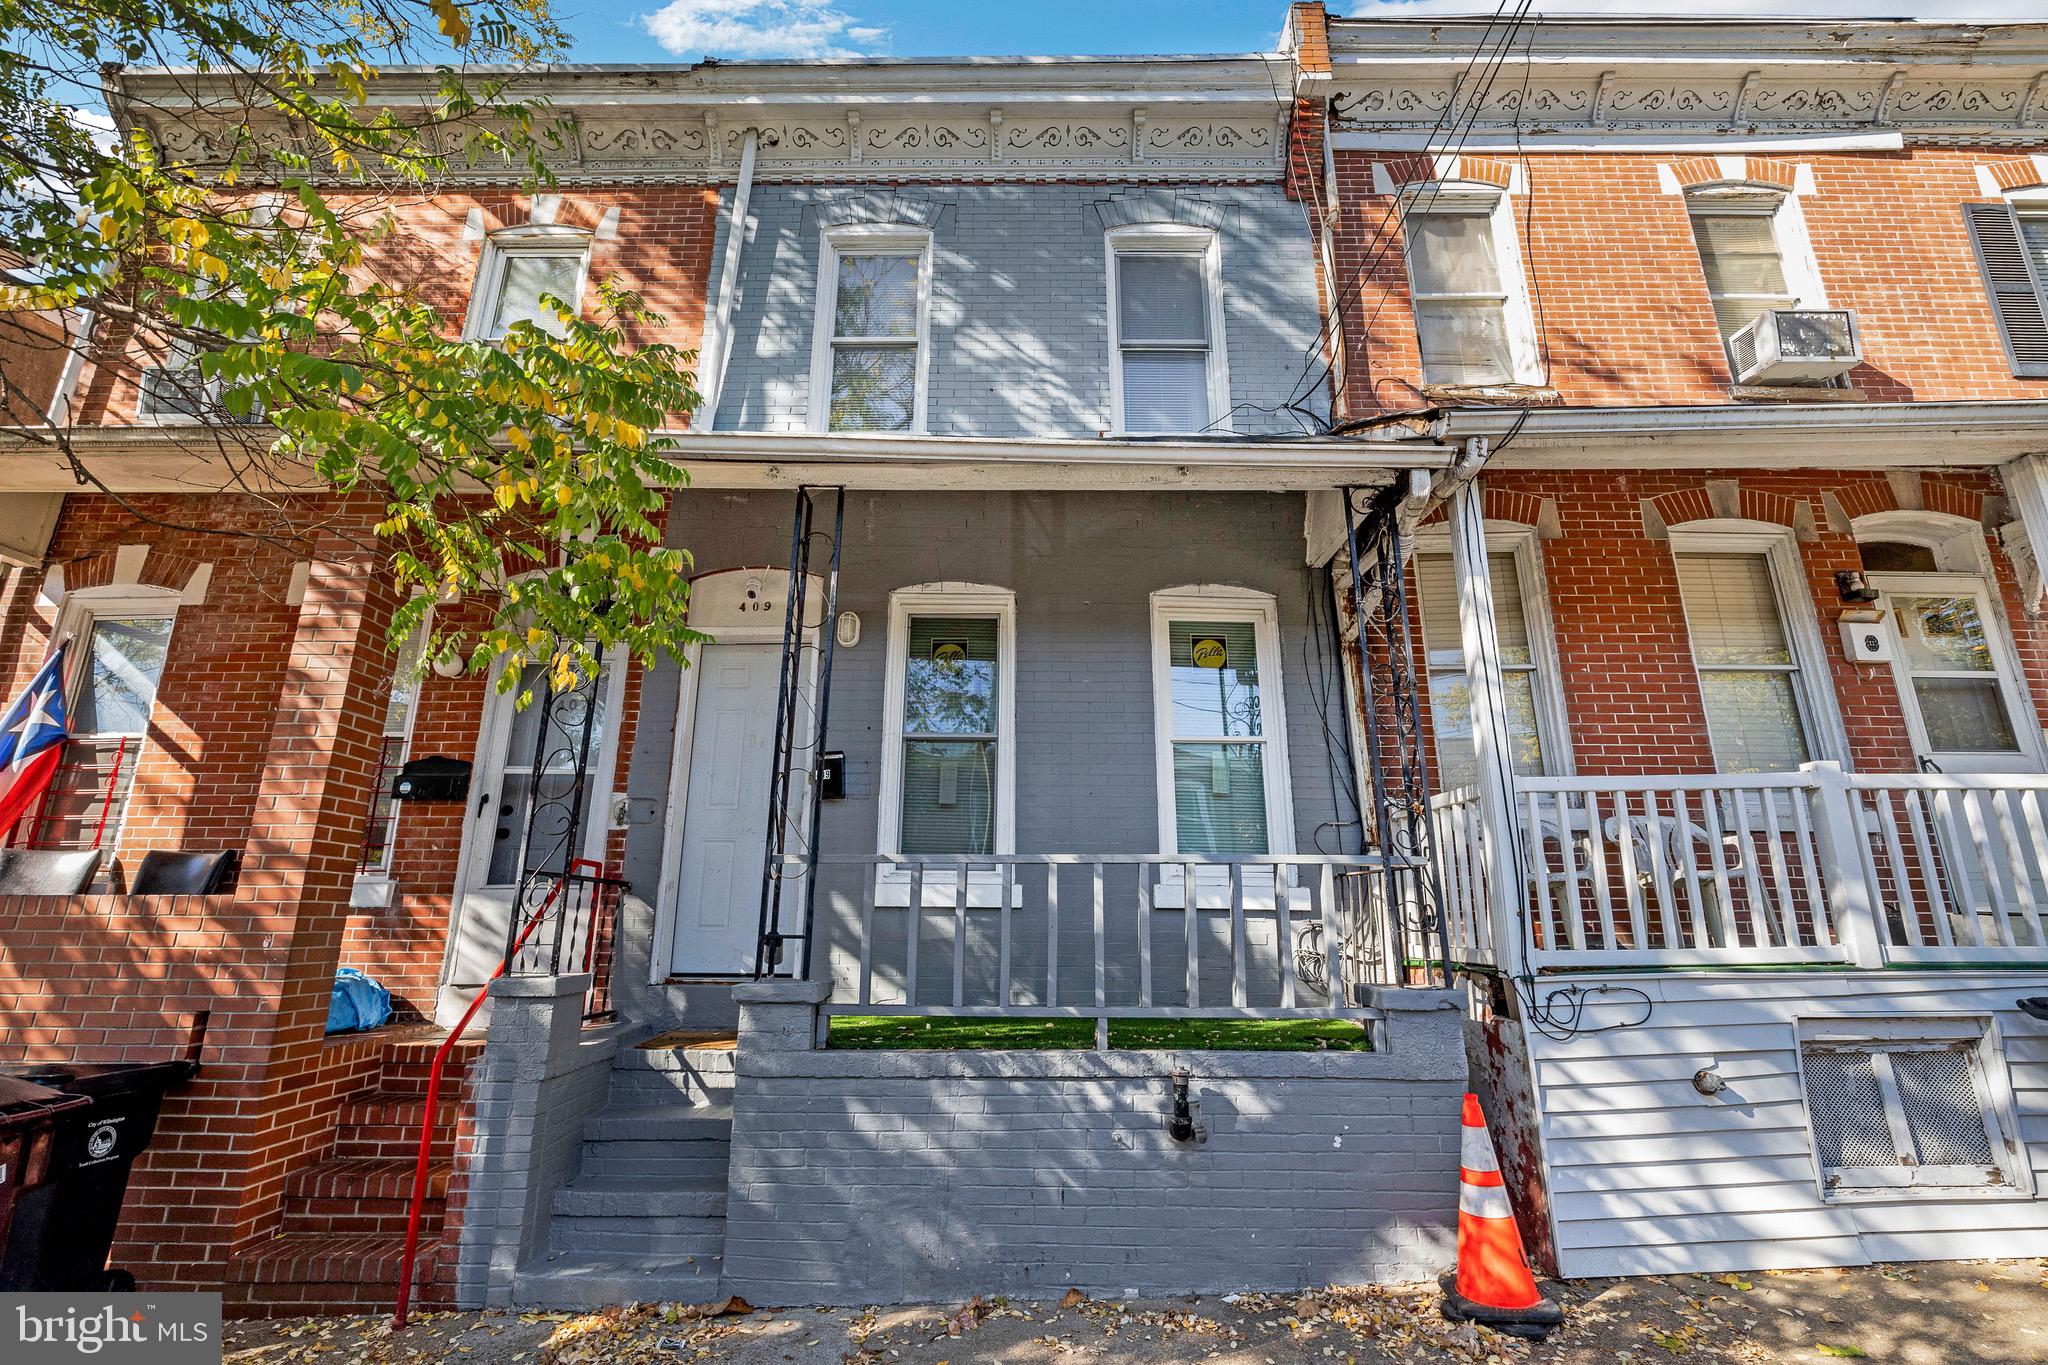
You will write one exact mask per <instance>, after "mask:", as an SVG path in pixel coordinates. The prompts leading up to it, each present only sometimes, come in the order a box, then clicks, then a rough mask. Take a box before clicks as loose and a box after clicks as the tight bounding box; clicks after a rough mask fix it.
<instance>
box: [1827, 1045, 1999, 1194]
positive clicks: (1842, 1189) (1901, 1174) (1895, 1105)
mask: <svg viewBox="0 0 2048 1365" xmlns="http://www.w3.org/2000/svg"><path fill="white" fill-rule="evenodd" d="M1796 1033H1797V1043H1798V1046H1797V1048H1796V1049H1795V1050H1796V1053H1797V1056H1798V1061H1799V1095H1800V1101H1801V1103H1802V1104H1804V1105H1805V1106H1806V1111H1807V1118H1806V1127H1807V1146H1808V1151H1809V1153H1810V1154H1811V1156H1812V1158H1813V1175H1814V1184H1815V1187H1816V1188H1817V1189H1818V1190H1819V1191H1820V1196H1821V1198H1822V1199H1823V1200H1825V1201H1827V1202H1829V1203H1873V1202H1887V1201H1898V1200H1909V1199H1911V1200H1925V1199H1930V1198H1940V1199H1989V1200H2004V1199H2029V1198H2032V1197H2033V1193H2034V1177H2033V1171H2032V1168H2031V1163H2030V1161H2029V1160H2028V1156H2027V1148H2026V1144H2025V1142H2024V1141H2022V1140H2021V1138H2020V1136H2019V1133H2020V1129H2019V1123H2018V1116H2017V1107H2016V1106H2015V1104H2014V1101H2013V1093H2012V1080H2011V1074H2010V1071H2009V1069H2008V1067H2007V1066H2006V1064H2005V1049H2004V1046H2003V1045H2002V1043H2001V1042H2000V1040H1999V1034H1998V1021H1997V1019H1996V1018H1995V1017H1994V1016H1992V1015H1988V1014H1973V1015H1962V1016H1954V1017H1947V1018H1928V1017H1925V1016H1916V1017H1914V1018H1910V1019H1905V1018H1884V1019H1878V1018H1867V1017H1855V1016H1848V1017H1843V1016H1836V1017H1832V1018H1802V1019H1799V1020H1797V1021H1796ZM1955 1043H1967V1044H1970V1045H1971V1047H1970V1059H1971V1063H1972V1069H1973V1070H1974V1072H1975V1079H1976V1082H1977V1084H1978V1086H1979V1090H1978V1098H1979V1100H1980V1101H1981V1104H1982V1110H1983V1116H1984V1128H1985V1135H1986V1137H1987V1139H1988V1140H1989V1142H1990V1146H1991V1156H1992V1160H1993V1162H1994V1163H1996V1165H1997V1167H1998V1170H1999V1173H2000V1174H2001V1175H2002V1176H2003V1179H2002V1180H1993V1179H1990V1178H1988V1176H1989V1172H1988V1171H1987V1170H1986V1169H1985V1168H1983V1167H1977V1166H1927V1167H1915V1166H1848V1167H1839V1168H1836V1169H1838V1170H1839V1171H1840V1172H1841V1174H1840V1175H1839V1176H1838V1177H1837V1178H1836V1179H1835V1181H1834V1182H1833V1183H1830V1182H1829V1179H1828V1169H1827V1168H1825V1167H1823V1166H1822V1165H1821V1156H1820V1135H1819V1131H1818V1128H1817V1127H1816V1125H1815V1124H1814V1122H1813V1102H1812V1098H1811V1095H1812V1092H1811V1090H1810V1088H1809V1086H1808V1081H1807V1076H1806V1054H1807V1051H1808V1049H1809V1048H1826V1049H1831V1050H1836V1051H1844V1052H1870V1053H1881V1052H1908V1051H1914V1050H1916V1048H1917V1049H1922V1050H1924V1049H1925V1047H1926V1046H1927V1045H1930V1044H1931V1045H1935V1046H1940V1045H1942V1044H1955ZM1872 1070H1873V1073H1874V1075H1875V1077H1876V1080H1877V1086H1878V1092H1879V1094H1880V1095H1881V1096H1882V1097H1883V1098H1884V1101H1885V1114H1886V1117H1887V1118H1888V1119H1889V1120H1890V1121H1891V1126H1892V1139H1893V1142H1894V1144H1895V1145H1896V1146H1897V1147H1898V1150H1899V1151H1901V1152H1906V1151H1910V1150H1912V1146H1913V1143H1912V1137H1911V1134H1910V1132H1909V1131H1908V1129H1907V1128H1906V1121H1905V1113H1904V1110H1903V1109H1902V1108H1901V1106H1900V1103H1899V1098H1898V1089H1897V1086H1896V1083H1895V1082H1894V1081H1893V1079H1892V1073H1891V1069H1890V1066H1889V1065H1888V1064H1885V1065H1873V1068H1872Z"/></svg>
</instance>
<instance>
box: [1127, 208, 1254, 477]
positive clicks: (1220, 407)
mask: <svg viewBox="0 0 2048 1365" xmlns="http://www.w3.org/2000/svg"><path fill="white" fill-rule="evenodd" d="M1127 255H1129V256H1139V255H1148V256H1195V257H1199V258H1200V260H1201V262H1202V291H1203V293H1204V294H1205V295H1206V297H1207V302H1208V313H1209V350H1208V367H1207V378H1208V381H1209V421H1208V424H1207V425H1206V426H1204V427H1202V428H1201V430H1202V431H1215V430H1219V429H1221V430H1229V428H1230V420H1231V406H1230V356H1229V348H1228V346H1227V344H1226V342H1225V335H1224V314H1223V240H1222V238H1221V237H1219V236H1218V235H1217V234H1216V233H1215V232H1213V231H1211V230H1210V229H1208V228H1198V227H1183V226H1180V225H1178V224H1172V223H1141V224H1137V225H1135V226H1131V227H1120V228H1111V229H1110V230H1109V231H1108V232H1107V233H1106V234H1104V250H1103V258H1104V259H1103V270H1104V272H1105V284H1106V287H1107V288H1108V290H1109V294H1108V299H1109V421H1110V433H1111V434H1112V435H1115V436H1124V435H1128V434H1129V428H1128V426H1127V425H1126V423H1125V422H1124V344H1123V304H1122V297H1123V296H1122V294H1121V292H1120V289H1119V284H1118V278H1117V266H1118V264H1119V261H1120V259H1121V258H1122V257H1124V256H1127ZM1138 347H1139V349H1159V350H1167V349H1172V348H1170V347H1164V346H1161V347H1147V346H1146V344H1145V343H1138ZM1147 434H1163V433H1147ZM1187 434H1189V435H1193V434H1196V433H1192V432H1191V433H1187Z"/></svg>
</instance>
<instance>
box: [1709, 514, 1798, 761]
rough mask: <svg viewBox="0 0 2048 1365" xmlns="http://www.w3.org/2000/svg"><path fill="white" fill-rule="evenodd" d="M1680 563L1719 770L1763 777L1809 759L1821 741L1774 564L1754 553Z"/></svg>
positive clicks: (1710, 732)
mask: <svg viewBox="0 0 2048 1365" xmlns="http://www.w3.org/2000/svg"><path fill="white" fill-rule="evenodd" d="M1675 558H1676V563H1677V568H1678V590H1679V597H1680V599H1681V600H1682V601H1683V602H1684V604H1685V619H1686V628H1687V630H1688V632H1689V633H1690V635H1691V638H1692V653H1693V663H1694V665H1695V667H1696V668H1697V670H1698V674H1699V685H1700V699H1701V702H1702V703H1703V705H1704V706H1705V708H1706V714H1707V731H1708V736H1709V738H1710V740H1711V742H1712V744H1713V749H1714V759H1715V763H1716V765H1717V766H1718V768H1719V769H1720V771H1722V772H1724V773H1759V772H1785V771H1788V770H1790V769H1794V768H1797V767H1798V766H1799V765H1800V764H1802V763H1805V762H1807V761H1808V760H1809V759H1811V758H1812V757H1813V743H1812V739H1811V735H1812V730H1811V725H1810V721H1809V718H1808V717H1807V715H1806V714H1805V704H1804V701H1803V695H1802V694H1803V691H1804V688H1803V680H1802V678H1801V676H1800V670H1801V660H1800V659H1799V657H1798V651H1797V650H1796V648H1795V647H1794V643H1793V640H1792V637H1791V636H1790V634H1789V633H1788V632H1787V631H1786V628H1785V618H1784V612H1783V609H1782V606H1781V604H1780V602H1779V600H1778V594H1777V590H1776V586H1775V585H1774V583H1773V581H1772V575H1771V565H1770V560H1769V559H1768V558H1767V557H1766V556H1764V555H1761V554H1747V553H1731V554H1680V555H1678V556H1676V557H1675Z"/></svg>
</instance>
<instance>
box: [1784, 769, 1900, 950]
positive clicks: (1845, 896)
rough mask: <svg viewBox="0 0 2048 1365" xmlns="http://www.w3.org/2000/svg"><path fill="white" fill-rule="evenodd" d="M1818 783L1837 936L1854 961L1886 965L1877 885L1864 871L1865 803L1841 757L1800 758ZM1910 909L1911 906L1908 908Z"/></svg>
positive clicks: (1817, 810)
mask: <svg viewBox="0 0 2048 1365" xmlns="http://www.w3.org/2000/svg"><path fill="white" fill-rule="evenodd" d="M1799 771H1800V772H1802V773H1805V774H1807V775H1808V776H1810V777H1811V778H1812V779H1813V780H1814V783H1815V788H1814V815H1815V818H1814V829H1813V837H1814V842H1815V844H1816V845H1817V846H1818V847H1817V850H1816V851H1817V852H1818V854H1819V856H1820V864H1821V875H1822V876H1823V877H1824V878H1825V879H1826V882H1827V898H1828V918H1829V919H1831V920H1833V921H1834V933H1835V942H1836V943H1838V944H1840V945H1841V948H1842V955H1843V956H1844V957H1846V958H1847V959H1848V960H1849V965H1850V966H1852V967H1869V968H1877V967H1882V966H1884V947H1883V939H1882V933H1883V921H1882V918H1881V915H1882V912H1881V911H1880V910H1879V908H1878V904H1877V888H1876V887H1874V886H1872V885H1871V884H1870V878H1869V876H1868V875H1867V874H1866V873H1865V871H1864V863H1865V861H1866V859H1865V857H1864V838H1865V835H1864V829H1863V809H1862V806H1861V805H1860V804H1859V803H1858V802H1857V800H1856V793H1855V792H1854V791H1853V790H1852V789H1851V788H1850V786H1849V776H1848V774H1847V773H1845V772H1844V771H1843V770H1842V765H1841V764H1839V763H1802V764H1800V765H1799ZM1909 913H1910V912H1909Z"/></svg>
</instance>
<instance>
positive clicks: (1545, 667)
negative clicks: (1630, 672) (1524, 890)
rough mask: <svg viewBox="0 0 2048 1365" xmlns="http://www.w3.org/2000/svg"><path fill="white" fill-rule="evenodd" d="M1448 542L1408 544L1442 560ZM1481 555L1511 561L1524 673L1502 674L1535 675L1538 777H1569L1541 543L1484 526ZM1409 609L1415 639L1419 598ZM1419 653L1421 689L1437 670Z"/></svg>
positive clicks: (1515, 529)
mask: <svg viewBox="0 0 2048 1365" xmlns="http://www.w3.org/2000/svg"><path fill="white" fill-rule="evenodd" d="M1451 539H1452V538H1451V533H1450V532H1449V531H1444V530H1434V529H1432V530H1425V531H1418V532H1417V533H1416V535H1415V540H1414V546H1415V549H1414V553H1415V554H1417V555H1448V554H1450V553H1451V550H1452V546H1451ZM1486 553H1487V554H1488V556H1492V555H1496V554H1509V555H1513V556H1514V560H1515V581H1516V584H1517V585H1518V586H1519V587H1520V588H1521V590H1522V620H1523V623H1524V624H1525V625H1526V626H1527V627H1528V631H1529V655H1530V662H1529V664H1528V665H1527V666H1526V667H1524V666H1521V665H1515V666H1513V667H1509V666H1507V665H1503V666H1502V671H1504V672H1516V673H1523V672H1527V673H1533V674H1535V677H1536V682H1535V694H1536V726H1537V738H1538V740H1540V741H1541V743H1542V745H1543V775H1544V776H1545V777H1569V776H1570V775H1571V774H1572V773H1573V772H1574V771H1575V768H1574V767H1573V760H1572V745H1571V720H1570V714H1569V712H1568V710H1567V708H1566V706H1565V699H1564V688H1563V687H1562V685H1561V684H1560V682H1559V667H1560V665H1559V663H1558V655H1557V633H1556V630H1555V627H1554V625H1553V623H1552V620H1551V615H1550V587H1549V583H1548V582H1547V580H1546V579H1545V577H1544V573H1543V548H1542V539H1541V537H1540V536H1539V534H1538V533H1537V530H1536V528H1535V527H1533V526H1526V525H1523V524H1522V523H1520V522H1511V521H1491V520H1489V521H1488V522H1487V523H1486ZM1415 608H1416V629H1417V632H1418V634H1419V633H1420V630H1421V625H1422V619H1421V611H1422V599H1421V596H1420V594H1417V596H1416V599H1415ZM1462 615H1463V614H1462V612H1461V613H1460V618H1459V619H1458V620H1456V621H1454V622H1453V623H1452V624H1453V625H1455V626H1456V627H1457V628H1458V637H1459V640H1460V642H1461V643H1462V641H1463V639H1464V621H1463V619H1462ZM1423 650H1424V658H1423V667H1422V674H1423V682H1424V684H1425V686H1426V685H1427V684H1428V683H1429V682H1430V680H1431V678H1432V677H1433V676H1434V675H1435V674H1436V673H1437V672H1438V671H1439V670H1438V669H1436V668H1435V667H1434V666H1432V665H1431V664H1430V662H1429V659H1428V657H1427V654H1428V645H1427V644H1426V643H1425V644H1424V646H1423ZM1441 671H1444V672H1448V671H1449V670H1448V669H1445V670H1441ZM1471 671H1472V669H1471V660H1469V659H1468V660H1466V661H1465V673H1466V675H1467V676H1468V677H1469V676H1470V675H1471ZM1433 741H1434V736H1432V743H1431V746H1430V748H1431V755H1430V756H1431V757H1432V758H1436V757H1437V755H1436V753H1435V747H1436V746H1435V743H1434V742H1433ZM1439 767H1441V761H1440V760H1439Z"/></svg>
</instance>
